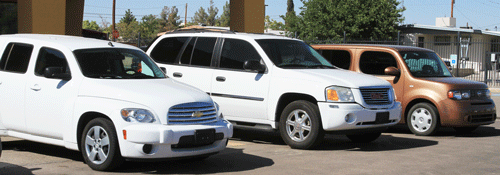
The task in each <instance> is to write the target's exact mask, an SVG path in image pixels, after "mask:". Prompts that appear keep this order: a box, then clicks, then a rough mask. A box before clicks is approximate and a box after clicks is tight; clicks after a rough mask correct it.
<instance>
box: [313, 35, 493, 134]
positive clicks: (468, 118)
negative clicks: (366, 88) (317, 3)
mask: <svg viewBox="0 0 500 175" xmlns="http://www.w3.org/2000/svg"><path fill="white" fill-rule="evenodd" d="M313 48H314V49H316V50H317V51H318V52H319V53H321V54H322V55H323V56H324V57H325V58H326V59H327V60H328V61H330V62H331V63H332V64H333V65H335V66H337V67H339V68H343V69H348V70H351V71H356V72H361V73H366V74H371V75H375V76H377V77H380V78H383V79H385V80H387V81H389V82H390V83H391V84H392V86H393V87H394V90H395V91H396V98H397V100H398V101H400V102H401V104H402V107H403V111H402V113H401V114H402V117H401V121H400V123H406V124H407V125H408V127H409V128H410V130H411V131H412V132H413V133H415V134H416V135H432V134H433V133H434V132H435V131H436V130H437V128H439V127H440V126H443V127H453V128H454V129H455V130H457V131H458V132H470V131H473V130H474V129H476V128H477V127H478V126H480V125H487V124H492V123H494V122H495V119H496V109H495V103H494V102H493V100H492V99H491V93H490V91H489V90H488V86H487V85H486V84H484V83H481V82H477V81H471V80H466V79H462V78H457V77H453V75H452V74H451V73H450V71H449V70H448V68H447V66H446V65H445V64H444V62H443V60H442V59H441V58H440V57H439V56H438V55H437V54H436V53H435V52H433V51H432V50H429V49H424V48H419V47H410V46H389V45H387V46H386V45H384V46H382V45H313ZM377 95H378V94H375V93H372V94H371V96H374V97H376V96H377Z"/></svg>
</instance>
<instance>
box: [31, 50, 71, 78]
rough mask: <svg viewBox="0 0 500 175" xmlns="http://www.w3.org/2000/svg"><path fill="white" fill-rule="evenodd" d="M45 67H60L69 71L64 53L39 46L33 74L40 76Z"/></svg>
mask: <svg viewBox="0 0 500 175" xmlns="http://www.w3.org/2000/svg"><path fill="white" fill-rule="evenodd" d="M47 67H62V68H63V70H66V72H65V73H69V67H68V63H67V62H66V58H65V57H64V54H63V53H61V52H60V51H58V50H54V49H50V48H41V49H40V53H39V54H38V58H37V60H36V65H35V75H38V76H41V75H43V72H44V71H45V68H47Z"/></svg>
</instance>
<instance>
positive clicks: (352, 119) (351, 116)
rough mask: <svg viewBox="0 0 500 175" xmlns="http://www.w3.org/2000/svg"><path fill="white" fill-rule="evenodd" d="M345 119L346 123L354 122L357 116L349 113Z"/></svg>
mask: <svg viewBox="0 0 500 175" xmlns="http://www.w3.org/2000/svg"><path fill="white" fill-rule="evenodd" d="M344 120H345V122H346V123H353V122H354V121H356V116H355V115H353V114H347V115H346V116H345V118H344Z"/></svg>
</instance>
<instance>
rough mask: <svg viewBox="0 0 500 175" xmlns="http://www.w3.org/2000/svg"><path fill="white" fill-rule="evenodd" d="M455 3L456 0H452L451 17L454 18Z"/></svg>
mask: <svg viewBox="0 0 500 175" xmlns="http://www.w3.org/2000/svg"><path fill="white" fill-rule="evenodd" d="M453 5H455V0H451V17H452V18H453Z"/></svg>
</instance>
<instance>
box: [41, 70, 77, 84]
mask: <svg viewBox="0 0 500 175" xmlns="http://www.w3.org/2000/svg"><path fill="white" fill-rule="evenodd" d="M43 76H44V77H45V78H54V79H62V80H66V81H68V80H71V74H69V73H64V69H63V68H62V67H47V68H45V71H44V72H43Z"/></svg>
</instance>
